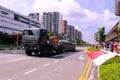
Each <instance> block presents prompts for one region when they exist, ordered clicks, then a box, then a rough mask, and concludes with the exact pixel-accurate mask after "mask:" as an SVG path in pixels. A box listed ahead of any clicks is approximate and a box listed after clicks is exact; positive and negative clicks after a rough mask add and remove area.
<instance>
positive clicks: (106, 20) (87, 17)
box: [0, 0, 119, 42]
mask: <svg viewBox="0 0 120 80" xmlns="http://www.w3.org/2000/svg"><path fill="white" fill-rule="evenodd" d="M31 1H32V2H31ZM94 1H95V4H94V5H96V8H97V9H100V10H102V11H101V12H100V13H98V12H96V11H93V10H90V9H87V8H83V7H82V6H81V5H80V4H79V3H78V2H77V0H1V1H0V4H1V5H2V6H5V7H7V8H9V9H12V10H14V11H16V12H19V13H22V14H24V15H27V14H28V13H33V12H39V13H41V14H42V13H43V12H49V11H50V12H53V11H58V12H60V13H61V14H62V15H63V19H66V20H67V21H68V23H69V24H70V25H74V26H76V28H77V29H78V30H79V31H82V33H83V39H84V40H85V41H87V42H89V41H90V40H93V39H94V33H95V32H97V30H98V28H100V27H103V26H105V28H106V32H108V31H109V30H110V29H111V28H112V27H113V26H114V25H115V24H116V23H117V21H119V18H118V17H116V16H115V15H114V13H112V12H110V11H109V10H108V9H105V7H106V3H105V0H94ZM85 2H86V4H91V1H90V0H85ZM91 35H92V36H93V37H92V38H91V37H90V36H91ZM86 37H87V38H86Z"/></svg>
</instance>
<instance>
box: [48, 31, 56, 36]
mask: <svg viewBox="0 0 120 80" xmlns="http://www.w3.org/2000/svg"><path fill="white" fill-rule="evenodd" d="M56 35H57V34H56V33H55V32H49V33H48V36H56Z"/></svg>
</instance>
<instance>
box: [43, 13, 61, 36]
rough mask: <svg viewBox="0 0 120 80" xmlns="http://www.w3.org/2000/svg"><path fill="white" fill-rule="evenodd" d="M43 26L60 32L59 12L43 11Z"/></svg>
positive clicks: (51, 30)
mask: <svg viewBox="0 0 120 80" xmlns="http://www.w3.org/2000/svg"><path fill="white" fill-rule="evenodd" d="M43 26H44V27H45V28H46V29H47V30H48V31H50V32H55V33H57V34H62V15H61V14H60V13H59V12H44V13H43Z"/></svg>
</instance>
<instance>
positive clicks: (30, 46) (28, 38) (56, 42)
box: [22, 28, 75, 56]
mask: <svg viewBox="0 0 120 80" xmlns="http://www.w3.org/2000/svg"><path fill="white" fill-rule="evenodd" d="M22 45H23V46H24V49H25V53H26V55H32V54H33V52H34V54H35V55H39V56H47V55H53V54H60V53H63V51H65V50H68V49H69V50H75V45H74V44H73V45H72V44H71V43H70V42H68V41H66V40H62V36H53V37H49V36H48V32H47V30H45V29H41V28H26V29H25V30H24V31H23V35H22Z"/></svg>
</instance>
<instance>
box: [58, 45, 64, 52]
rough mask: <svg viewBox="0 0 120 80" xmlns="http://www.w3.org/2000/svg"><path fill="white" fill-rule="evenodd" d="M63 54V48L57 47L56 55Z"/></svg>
mask: <svg viewBox="0 0 120 80" xmlns="http://www.w3.org/2000/svg"><path fill="white" fill-rule="evenodd" d="M62 53H63V47H62V46H59V47H58V49H57V54H62Z"/></svg>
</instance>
